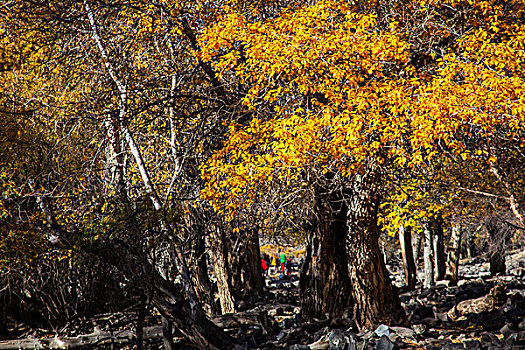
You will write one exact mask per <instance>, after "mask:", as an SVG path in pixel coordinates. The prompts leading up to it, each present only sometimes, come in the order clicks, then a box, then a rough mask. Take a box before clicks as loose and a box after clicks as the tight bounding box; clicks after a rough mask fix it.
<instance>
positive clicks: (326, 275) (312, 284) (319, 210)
mask: <svg viewBox="0 0 525 350" xmlns="http://www.w3.org/2000/svg"><path fill="white" fill-rule="evenodd" d="M328 180H329V179H328ZM346 211H347V208H346V203H345V202H344V201H343V198H342V196H341V195H340V193H338V192H335V191H334V190H332V189H330V186H320V187H318V188H316V190H315V204H314V209H313V215H312V216H311V218H310V222H309V223H308V227H307V249H306V250H307V254H306V259H305V261H304V263H303V266H302V269H301V276H300V297H301V318H302V320H303V321H304V322H307V321H310V320H312V319H314V318H319V319H324V318H325V317H326V315H328V317H330V318H333V317H344V316H346V315H345V312H346V310H347V309H348V308H351V307H352V306H353V301H352V296H351V285H350V279H349V274H348V262H347V257H346V252H345V242H346V240H347V227H346Z"/></svg>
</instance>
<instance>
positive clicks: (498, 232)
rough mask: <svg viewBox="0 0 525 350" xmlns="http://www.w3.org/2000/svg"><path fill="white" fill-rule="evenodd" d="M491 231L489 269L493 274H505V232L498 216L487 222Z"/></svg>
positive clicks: (487, 226)
mask: <svg viewBox="0 0 525 350" xmlns="http://www.w3.org/2000/svg"><path fill="white" fill-rule="evenodd" d="M485 226H486V228H487V231H488V233H489V270H490V275H491V276H496V275H504V274H505V273H506V265H505V237H504V236H505V234H504V232H502V231H503V230H502V229H501V228H502V227H501V223H499V222H498V220H497V219H496V218H490V219H489V220H487V222H486V223H485Z"/></svg>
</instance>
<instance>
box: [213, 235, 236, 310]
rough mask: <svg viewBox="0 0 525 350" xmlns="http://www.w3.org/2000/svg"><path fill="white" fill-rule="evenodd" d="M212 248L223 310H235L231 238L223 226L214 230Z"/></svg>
mask: <svg viewBox="0 0 525 350" xmlns="http://www.w3.org/2000/svg"><path fill="white" fill-rule="evenodd" d="M211 248H212V250H213V260H214V264H213V268H214V272H215V277H216V278H217V289H218V295H219V302H220V304H221V312H222V313H223V314H225V313H230V312H235V311H236V302H235V294H234V290H233V288H232V285H231V281H230V278H231V276H232V273H231V271H230V268H231V263H230V256H229V250H230V249H229V240H228V239H227V237H226V235H225V234H224V230H223V228H222V227H216V229H215V230H214V231H213V232H212V239H211Z"/></svg>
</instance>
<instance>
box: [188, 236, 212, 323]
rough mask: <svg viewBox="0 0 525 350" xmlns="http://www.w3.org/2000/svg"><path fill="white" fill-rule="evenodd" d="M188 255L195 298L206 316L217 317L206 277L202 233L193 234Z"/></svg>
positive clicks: (205, 258) (208, 278)
mask: <svg viewBox="0 0 525 350" xmlns="http://www.w3.org/2000/svg"><path fill="white" fill-rule="evenodd" d="M189 253H190V254H189V256H190V258H189V261H190V271H191V273H192V274H191V275H192V279H193V284H194V285H195V292H196V293H197V297H198V298H199V301H200V303H201V305H202V307H203V309H204V311H205V312H206V314H207V315H209V316H214V315H217V314H218V313H219V309H218V308H217V305H216V303H215V300H214V298H213V292H212V288H211V282H210V277H209V276H208V262H207V254H206V244H205V241H204V232H203V231H201V230H199V232H194V235H193V239H192V240H191V241H190V252H189Z"/></svg>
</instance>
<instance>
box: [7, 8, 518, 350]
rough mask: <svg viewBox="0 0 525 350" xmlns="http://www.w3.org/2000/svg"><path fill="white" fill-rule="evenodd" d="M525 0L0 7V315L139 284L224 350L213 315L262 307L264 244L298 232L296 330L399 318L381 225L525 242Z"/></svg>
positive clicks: (82, 300)
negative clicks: (335, 321)
mask: <svg viewBox="0 0 525 350" xmlns="http://www.w3.org/2000/svg"><path fill="white" fill-rule="evenodd" d="M524 5H525V4H524V3H523V2H522V1H466V0H448V1H445V0H436V1H424V0H422V1H408V0H407V1H401V0H399V1H359V2H353V1H331V0H320V1H283V2H279V1H212V2H205V1H203V2H200V1H195V2H178V1H175V0H159V1H140V0H135V1H124V0H122V1H120V0H115V1H74V0H61V1H58V0H56V1H55V0H53V1H46V2H38V1H36V2H35V1H25V0H18V1H5V2H3V3H2V5H0V50H1V52H0V53H1V55H0V63H1V66H0V80H1V84H0V102H1V105H0V114H1V118H0V125H1V133H0V192H1V202H0V217H1V231H0V234H1V237H0V259H1V260H0V271H1V273H2V275H1V279H2V289H1V293H2V294H1V299H0V300H1V302H2V303H3V304H4V307H2V310H3V311H2V312H3V313H4V315H3V318H4V319H6V315H7V314H9V315H11V316H12V315H15V316H16V317H17V318H19V319H20V320H26V321H27V320H31V322H35V323H37V324H40V325H43V326H45V327H50V328H59V327H60V326H61V325H63V324H65V323H67V322H70V321H71V320H72V319H73V318H75V317H78V316H79V315H82V317H89V316H90V315H94V314H96V313H100V312H104V311H107V310H118V309H122V308H125V307H127V306H129V305H130V304H132V303H134V302H135V301H136V300H137V298H139V299H140V298H141V297H142V298H144V297H147V299H148V300H150V301H151V303H152V305H153V306H154V307H155V308H156V310H157V311H158V312H159V313H160V314H161V315H162V316H163V322H164V323H165V324H172V325H173V326H174V327H175V328H176V329H178V330H179V331H180V332H181V333H182V334H183V335H184V336H185V337H187V338H188V340H189V341H191V342H192V343H193V344H195V345H196V346H198V347H201V348H219V349H222V348H233V346H234V344H235V343H236V340H235V339H233V338H232V337H230V336H228V335H226V334H225V333H224V332H223V331H222V330H221V329H220V328H219V327H217V326H216V325H215V324H214V323H213V322H211V321H210V319H209V316H211V315H215V314H219V313H229V312H236V311H238V310H239V305H240V302H239V301H241V300H243V303H244V302H247V303H248V305H249V304H250V303H253V302H254V301H255V300H257V298H261V297H263V296H264V289H265V285H264V279H263V277H262V274H261V269H260V260H259V258H260V249H259V240H260V239H261V237H263V238H264V239H267V238H271V237H275V236H288V235H290V236H294V237H295V238H297V237H299V239H303V240H304V242H305V244H306V258H305V262H304V264H303V266H302V269H301V282H300V296H301V319H302V320H303V321H304V322H307V321H311V320H313V319H316V318H323V317H325V316H326V315H328V316H329V317H331V318H335V317H340V316H342V315H348V310H352V315H353V317H354V320H355V322H356V324H357V326H358V328H359V329H366V328H372V327H374V326H377V325H378V324H380V323H386V324H399V323H403V322H404V321H405V320H404V318H405V316H404V311H403V309H402V307H401V304H400V302H399V298H398V296H397V292H396V290H395V288H393V287H392V284H391V281H390V278H389V276H388V272H387V270H386V267H385V263H384V259H383V257H382V254H381V252H380V249H379V245H378V239H379V237H380V235H381V234H387V233H390V234H391V235H393V236H395V235H397V233H398V232H406V231H408V232H409V233H410V232H413V233H414V235H415V236H418V237H419V236H421V235H423V233H426V235H427V236H428V235H430V234H432V233H433V234H434V235H435V236H436V237H443V233H444V237H445V239H447V240H448V239H449V238H452V237H456V238H454V239H450V241H451V242H456V241H457V242H456V243H454V244H456V247H455V248H454V247H453V248H452V249H449V253H450V254H454V251H457V250H458V248H457V247H458V246H457V244H459V243H458V242H459V238H457V235H456V236H454V235H453V234H452V233H453V232H456V233H458V232H462V231H464V232H466V233H468V234H469V235H470V236H475V235H477V236H479V237H482V238H479V239H480V240H482V241H484V242H488V243H487V244H489V245H491V246H492V248H491V252H493V254H492V256H495V257H497V256H501V252H502V251H504V248H505V245H504V241H505V240H508V239H514V240H519V239H520V237H521V238H522V235H523V229H524V227H525V225H524V219H523V202H524V200H525V197H524V193H525V191H524V178H523V176H524V173H523V169H524V159H525V157H524V153H523V152H524V144H525V135H524V129H523V127H524V121H525V120H524V118H525V99H524V98H523V97H524V86H525V84H524V71H525V70H524V59H525V51H524V45H525V27H524V9H525V8H524ZM406 236H409V235H406V234H405V235H404V236H403V237H406ZM485 237H487V238H486V239H485ZM502 237H503V238H502ZM431 240H432V239H430V241H431ZM427 241H428V240H427ZM442 244H443V241H441V243H439V244H438V245H442ZM208 252H211V254H210V255H212V259H211V261H212V263H213V266H212V270H213V275H214V278H215V279H216V283H217V288H218V293H217V295H218V300H219V304H217V303H216V300H215V298H214V294H213V292H212V290H211V288H212V286H211V282H210V276H209V271H210V269H209V268H208V263H209V260H208V259H207V253H208ZM450 258H451V259H452V260H455V261H456V262H457V256H455V257H454V255H451V256H450ZM435 260H438V258H437V257H435ZM429 268H430V266H429ZM429 273H430V271H429ZM435 273H436V275H437V276H436V277H432V278H430V280H429V281H428V283H433V280H434V279H439V278H443V276H441V275H444V274H445V272H444V270H443V269H442V268H437V269H436V271H435ZM450 275H451V276H452V277H450V278H452V279H453V278H454V276H453V275H454V268H452V270H451V271H450ZM13 305H22V307H21V309H16V310H15V309H13V307H14V306H13ZM36 310H37V312H34V311H36ZM37 314H38V315H37ZM0 326H1V327H2V329H0V332H1V333H2V334H4V333H6V332H7V328H8V324H7V323H5V322H3V323H1V324H0ZM167 346H168V345H167Z"/></svg>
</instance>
